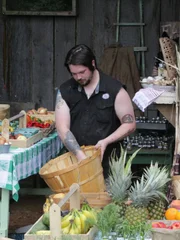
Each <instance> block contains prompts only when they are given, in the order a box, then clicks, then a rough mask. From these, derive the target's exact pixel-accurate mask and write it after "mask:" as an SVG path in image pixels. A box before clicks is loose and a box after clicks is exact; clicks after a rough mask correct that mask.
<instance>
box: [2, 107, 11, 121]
mask: <svg viewBox="0 0 180 240" xmlns="http://www.w3.org/2000/svg"><path fill="white" fill-rule="evenodd" d="M9 117H10V105H9V104H0V120H3V119H5V118H9Z"/></svg>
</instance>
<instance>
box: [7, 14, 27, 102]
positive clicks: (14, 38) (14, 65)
mask: <svg viewBox="0 0 180 240" xmlns="http://www.w3.org/2000/svg"><path fill="white" fill-rule="evenodd" d="M30 38H31V29H30V18H27V17H26V18H24V17H22V18H19V17H13V18H11V17H9V18H8V20H7V42H8V56H7V57H8V66H7V67H8V69H7V78H8V81H9V86H7V88H9V90H10V97H11V101H17V102H19V101H23V102H29V101H31V48H30V46H31V41H30Z"/></svg>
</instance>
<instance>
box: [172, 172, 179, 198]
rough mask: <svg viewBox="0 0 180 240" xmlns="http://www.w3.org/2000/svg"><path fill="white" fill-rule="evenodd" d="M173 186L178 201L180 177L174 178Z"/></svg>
mask: <svg viewBox="0 0 180 240" xmlns="http://www.w3.org/2000/svg"><path fill="white" fill-rule="evenodd" d="M172 186H173V191H174V195H175V197H176V199H180V175H175V176H172Z"/></svg>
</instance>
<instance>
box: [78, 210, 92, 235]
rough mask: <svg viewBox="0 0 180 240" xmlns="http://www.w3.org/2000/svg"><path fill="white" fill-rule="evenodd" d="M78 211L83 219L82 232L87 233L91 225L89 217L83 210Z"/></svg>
mask: <svg viewBox="0 0 180 240" xmlns="http://www.w3.org/2000/svg"><path fill="white" fill-rule="evenodd" d="M78 213H79V217H80V220H81V233H87V232H88V230H89V227H90V226H89V223H88V221H87V217H86V216H85V215H84V214H83V213H82V212H81V211H79V212H78Z"/></svg>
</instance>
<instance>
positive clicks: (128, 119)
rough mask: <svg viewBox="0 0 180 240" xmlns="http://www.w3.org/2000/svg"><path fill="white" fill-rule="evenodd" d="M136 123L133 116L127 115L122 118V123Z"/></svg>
mask: <svg viewBox="0 0 180 240" xmlns="http://www.w3.org/2000/svg"><path fill="white" fill-rule="evenodd" d="M132 122H134V118H133V116H132V115H131V114H126V115H124V116H123V117H122V123H132Z"/></svg>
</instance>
